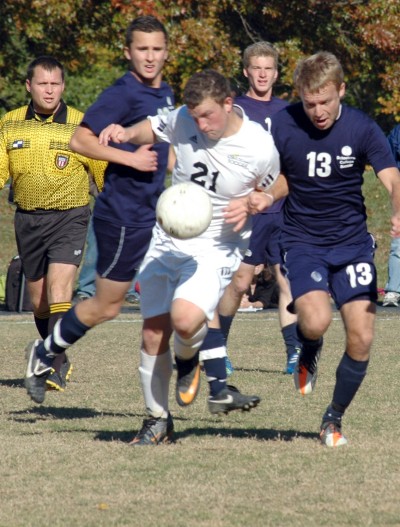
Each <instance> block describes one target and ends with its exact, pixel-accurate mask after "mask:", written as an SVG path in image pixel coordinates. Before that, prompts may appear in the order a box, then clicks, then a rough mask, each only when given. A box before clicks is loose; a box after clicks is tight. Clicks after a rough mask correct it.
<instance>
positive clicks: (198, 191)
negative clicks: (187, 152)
mask: <svg viewBox="0 0 400 527" xmlns="http://www.w3.org/2000/svg"><path fill="white" fill-rule="evenodd" d="M212 214H213V206H212V203H211V199H210V197H209V195H208V194H207V192H206V191H205V190H204V189H203V188H202V187H201V186H200V185H197V183H191V182H189V181H187V182H184V183H177V184H176V185H172V186H171V187H168V188H167V189H166V190H164V192H163V193H162V194H161V196H160V197H159V198H158V202H157V207H156V218H157V221H158V223H159V225H160V227H161V228H162V229H163V230H164V231H165V232H166V233H167V234H169V235H170V236H173V237H174V238H178V239H179V240H187V239H188V238H195V237H196V236H199V235H200V234H202V233H203V232H204V231H205V230H206V229H207V228H208V226H209V225H210V222H211V218H212Z"/></svg>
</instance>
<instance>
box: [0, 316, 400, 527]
mask: <svg viewBox="0 0 400 527" xmlns="http://www.w3.org/2000/svg"><path fill="white" fill-rule="evenodd" d="M140 324H141V319H140V315H139V313H138V312H137V311H135V310H134V309H133V308H131V309H128V310H127V312H126V313H124V314H121V315H120V316H119V317H118V318H117V319H116V320H115V321H113V322H109V323H107V324H104V325H103V326H99V327H97V328H95V329H94V330H92V331H91V332H89V333H88V334H87V335H86V336H85V338H84V339H82V340H81V341H80V343H79V345H77V346H75V347H74V348H73V350H71V352H70V357H72V359H73V363H74V367H75V371H74V373H73V376H72V380H71V382H70V383H69V385H68V388H67V390H66V391H65V392H64V393H49V394H48V395H47V397H46V400H45V402H44V404H43V405H42V406H38V405H35V404H34V403H32V402H31V401H30V399H29V398H28V397H27V395H26V392H25V389H24V387H23V372H24V368H25V361H24V353H23V349H24V347H25V345H26V343H27V342H28V341H29V340H30V339H33V338H35V337H36V330H35V327H34V324H33V322H32V318H31V316H30V315H29V314H24V315H6V314H4V315H3V316H1V317H0V332H1V339H0V358H1V364H2V368H1V375H0V392H1V393H0V401H1V403H0V404H1V406H0V409H1V411H0V459H1V478H0V496H1V507H0V526H1V527H19V526H21V527H22V526H24V527H42V526H43V527H44V526H47V525H51V526H53V527H58V526H65V525H67V526H77V527H81V526H82V527H95V526H96V527H103V526H104V527H110V526H118V527H120V526H140V527H141V526H149V525H160V526H161V527H191V526H199V527H203V526H205V527H208V526H209V527H231V526H238V527H242V526H252V527H258V526H260V527H261V526H291V527H297V526H298V527H304V526H305V525H308V526H322V525H330V526H333V527H336V526H351V527H354V526H394V525H400V503H399V499H398V498H399V495H400V471H399V467H400V450H399V424H398V407H399V403H400V389H399V375H398V372H399V368H400V349H399V348H400V344H399V339H398V333H399V320H398V315H397V310H396V309H390V308H389V309H382V308H381V309H380V311H379V316H378V319H377V324H376V330H377V334H376V341H375V345H374V351H373V355H372V360H371V364H370V369H369V374H368V375H367V377H366V379H365V381H364V383H363V385H362V387H361V389H360V391H359V393H358V394H357V396H356V399H355V400H354V401H353V404H352V406H351V407H350V408H349V410H348V412H347V414H346V417H345V420H344V432H345V433H346V435H347V437H348V439H349V445H348V446H347V447H343V448H342V449H337V450H332V449H327V448H325V447H322V446H321V445H320V444H319V441H318V429H319V425H320V419H321V416H322V413H323V411H324V410H325V407H326V406H327V404H328V403H329V401H330V397H331V394H332V389H333V383H334V375H335V369H336V366H337V363H338V361H339V359H340V356H341V355H342V352H343V330H342V323H341V322H340V321H339V320H338V317H337V313H334V321H333V323H332V325H331V328H330V329H329V331H328V333H327V335H326V344H325V346H324V351H323V355H322V358H321V362H320V374H319V379H318V382H317V387H316V391H315V392H314V393H313V394H312V395H311V396H309V397H303V398H302V397H300V396H297V394H296V393H295V391H294V387H293V381H292V378H291V377H290V376H286V375H284V374H283V373H282V370H283V366H284V352H283V343H282V339H281V336H280V331H279V325H278V320H277V313H276V312H275V311H264V312H261V313H256V314H238V315H237V317H236V319H235V321H234V324H233V327H232V334H231V358H232V361H233V363H234V366H235V368H236V371H235V373H234V374H233V376H232V378H231V382H232V383H233V384H235V385H236V386H238V387H239V388H240V389H241V390H243V391H246V392H247V393H256V394H258V395H260V396H261V398H262V402H261V404H260V405H259V407H258V408H256V409H255V410H253V411H252V412H250V413H232V414H230V415H228V416H224V417H223V418H220V417H213V416H211V414H209V412H208V410H207V405H206V396H207V389H206V383H205V382H204V378H203V379H202V381H203V382H202V390H201V393H200V395H199V397H198V398H197V400H196V401H195V403H194V404H193V405H192V406H191V407H189V408H186V409H182V408H180V407H178V405H177V404H176V403H175V401H174V400H173V399H172V397H171V411H172V414H173V416H174V422H175V429H176V443H175V444H172V445H163V446H159V447H131V446H128V445H127V442H128V441H129V440H130V439H131V438H132V437H133V435H134V434H135V432H136V431H137V430H138V429H139V428H140V426H141V422H142V419H143V418H144V416H145V413H144V408H143V403H142V396H141V389H140V386H139V379H138V372H137V367H138V349H139V342H140V338H139V331H140ZM173 382H174V380H173ZM172 387H173V386H172ZM171 392H172V393H173V390H171Z"/></svg>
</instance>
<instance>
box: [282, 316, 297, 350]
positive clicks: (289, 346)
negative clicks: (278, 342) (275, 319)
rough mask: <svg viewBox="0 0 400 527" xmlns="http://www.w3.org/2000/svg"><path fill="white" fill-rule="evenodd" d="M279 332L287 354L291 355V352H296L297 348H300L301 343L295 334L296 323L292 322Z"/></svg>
mask: <svg viewBox="0 0 400 527" xmlns="http://www.w3.org/2000/svg"><path fill="white" fill-rule="evenodd" d="M281 333H282V336H283V340H284V341H285V346H286V352H287V354H288V355H292V354H293V353H297V352H298V349H299V348H301V343H300V340H299V338H298V336H297V323H296V322H293V323H292V324H289V325H288V326H285V327H283V328H282V330H281Z"/></svg>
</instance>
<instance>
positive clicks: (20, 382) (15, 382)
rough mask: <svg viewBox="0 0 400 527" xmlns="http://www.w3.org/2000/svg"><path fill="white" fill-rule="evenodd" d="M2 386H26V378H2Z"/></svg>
mask: <svg viewBox="0 0 400 527" xmlns="http://www.w3.org/2000/svg"><path fill="white" fill-rule="evenodd" d="M0 386H9V387H10V388H24V379H0Z"/></svg>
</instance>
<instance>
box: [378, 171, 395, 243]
mask: <svg viewBox="0 0 400 527" xmlns="http://www.w3.org/2000/svg"><path fill="white" fill-rule="evenodd" d="M377 175H378V177H379V179H380V180H381V181H382V183H383V185H384V186H385V187H386V189H387V191H388V192H389V195H390V198H391V203H392V217H391V229H390V236H392V237H393V238H399V237H400V172H399V170H398V169H397V168H396V167H391V168H386V169H384V170H381V171H380V172H378V174H377Z"/></svg>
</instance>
